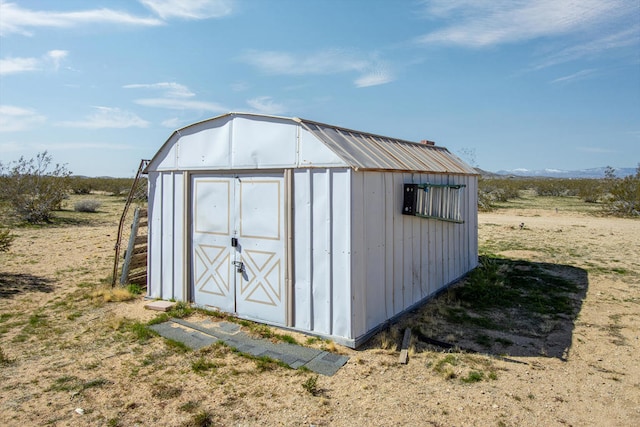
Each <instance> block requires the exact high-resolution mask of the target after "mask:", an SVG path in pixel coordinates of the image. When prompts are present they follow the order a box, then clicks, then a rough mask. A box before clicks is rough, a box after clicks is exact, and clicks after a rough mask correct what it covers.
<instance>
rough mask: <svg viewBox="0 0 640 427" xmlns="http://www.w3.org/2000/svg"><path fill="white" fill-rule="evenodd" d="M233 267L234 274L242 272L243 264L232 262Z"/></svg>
mask: <svg viewBox="0 0 640 427" xmlns="http://www.w3.org/2000/svg"><path fill="white" fill-rule="evenodd" d="M233 265H235V266H236V273H242V272H244V263H243V262H242V261H233Z"/></svg>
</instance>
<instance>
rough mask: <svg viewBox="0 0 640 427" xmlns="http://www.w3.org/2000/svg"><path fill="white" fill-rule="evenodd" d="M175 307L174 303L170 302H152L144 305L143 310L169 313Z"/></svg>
mask: <svg viewBox="0 0 640 427" xmlns="http://www.w3.org/2000/svg"><path fill="white" fill-rule="evenodd" d="M175 305H176V303H175V302H171V301H152V302H150V303H148V304H145V306H144V308H146V309H147V310H155V311H165V312H166V311H169V310H171V309H172V308H173V307H174V306H175Z"/></svg>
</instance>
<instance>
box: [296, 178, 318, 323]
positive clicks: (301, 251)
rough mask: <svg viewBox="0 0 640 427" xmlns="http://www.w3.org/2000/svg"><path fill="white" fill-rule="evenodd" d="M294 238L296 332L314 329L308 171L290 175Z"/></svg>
mask: <svg viewBox="0 0 640 427" xmlns="http://www.w3.org/2000/svg"><path fill="white" fill-rule="evenodd" d="M293 180H294V183H293V203H294V208H293V211H294V221H293V224H294V225H293V227H294V232H293V239H294V244H293V245H294V256H293V259H294V263H295V265H294V276H295V278H294V282H293V283H294V298H295V303H294V325H295V327H296V328H298V329H302V330H307V331H311V330H313V323H312V319H313V299H312V295H311V291H312V288H311V279H312V276H313V270H312V262H311V242H312V239H313V218H312V210H311V200H312V199H311V198H312V197H313V193H312V191H313V187H312V183H311V170H310V169H306V170H300V169H298V170H294V175H293Z"/></svg>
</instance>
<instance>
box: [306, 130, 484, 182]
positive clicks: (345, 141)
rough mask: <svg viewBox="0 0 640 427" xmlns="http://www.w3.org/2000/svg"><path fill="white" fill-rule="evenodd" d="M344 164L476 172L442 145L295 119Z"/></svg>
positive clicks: (367, 166) (370, 167) (381, 168)
mask: <svg viewBox="0 0 640 427" xmlns="http://www.w3.org/2000/svg"><path fill="white" fill-rule="evenodd" d="M295 120H296V121H298V122H299V123H300V124H301V125H302V126H304V128H305V129H307V130H308V131H309V132H311V133H312V134H313V135H315V136H316V138H318V139H319V140H321V141H322V142H323V143H324V144H325V145H327V146H328V147H329V148H330V149H331V150H332V151H333V152H334V153H336V155H338V156H340V158H342V159H343V160H344V161H345V162H346V163H347V164H349V165H351V166H352V167H354V168H357V169H362V170H401V171H407V172H425V171H426V172H433V173H452V174H464V175H470V174H471V175H477V174H478V173H477V172H476V170H475V169H473V168H472V167H471V166H469V165H467V164H466V163H464V162H463V161H462V160H460V159H459V158H458V157H457V156H455V155H453V154H451V152H449V150H447V149H446V148H444V147H438V146H434V145H426V144H420V143H416V142H409V141H404V140H401V139H394V138H388V137H385V136H380V135H373V134H369V133H365V132H358V131H354V130H350V129H344V128H340V127H336V126H331V125H326V124H323V123H318V122H313V121H310V120H304V119H295Z"/></svg>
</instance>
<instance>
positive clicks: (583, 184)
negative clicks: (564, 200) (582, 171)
mask: <svg viewBox="0 0 640 427" xmlns="http://www.w3.org/2000/svg"><path fill="white" fill-rule="evenodd" d="M575 187H576V195H577V196H578V197H580V198H581V199H582V200H584V201H585V202H587V203H597V202H598V201H600V200H601V199H602V198H603V196H604V187H603V184H602V181H601V180H597V179H579V180H576V182H575Z"/></svg>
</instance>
